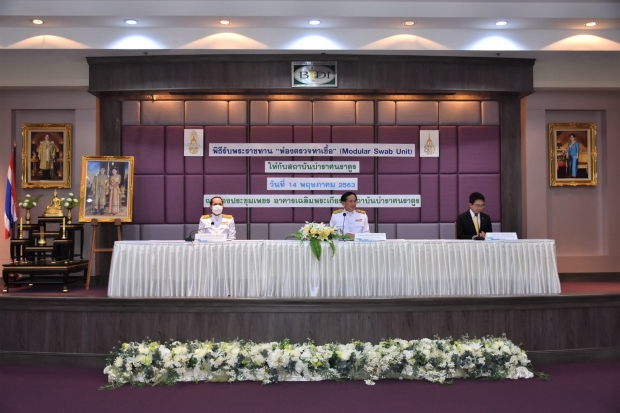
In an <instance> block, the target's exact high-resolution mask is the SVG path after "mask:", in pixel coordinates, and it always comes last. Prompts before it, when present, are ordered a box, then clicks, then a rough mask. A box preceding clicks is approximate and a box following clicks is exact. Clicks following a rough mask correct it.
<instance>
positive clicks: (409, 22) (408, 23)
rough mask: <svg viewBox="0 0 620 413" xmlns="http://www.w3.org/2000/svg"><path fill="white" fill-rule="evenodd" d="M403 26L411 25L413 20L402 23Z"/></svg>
mask: <svg viewBox="0 0 620 413" xmlns="http://www.w3.org/2000/svg"><path fill="white" fill-rule="evenodd" d="M403 24H404V25H405V26H413V25H414V24H415V22H414V21H408V22H404V23H403Z"/></svg>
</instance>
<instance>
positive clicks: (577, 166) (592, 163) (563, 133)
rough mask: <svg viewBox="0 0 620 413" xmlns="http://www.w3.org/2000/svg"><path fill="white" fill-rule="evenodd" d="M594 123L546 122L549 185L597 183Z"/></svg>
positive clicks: (592, 184)
mask: <svg viewBox="0 0 620 413" xmlns="http://www.w3.org/2000/svg"><path fill="white" fill-rule="evenodd" d="M596 160H597V152H596V124H595V123H550V124H549V178H550V182H549V184H550V186H597V185H598V175H597V172H596Z"/></svg>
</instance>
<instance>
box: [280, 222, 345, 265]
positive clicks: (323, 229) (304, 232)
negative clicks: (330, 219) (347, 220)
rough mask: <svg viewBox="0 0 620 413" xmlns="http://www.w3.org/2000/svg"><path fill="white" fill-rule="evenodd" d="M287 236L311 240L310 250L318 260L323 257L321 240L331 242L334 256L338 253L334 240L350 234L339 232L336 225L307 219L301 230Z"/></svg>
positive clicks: (300, 239) (330, 245)
mask: <svg viewBox="0 0 620 413" xmlns="http://www.w3.org/2000/svg"><path fill="white" fill-rule="evenodd" d="M286 237H287V238H289V237H294V238H295V239H296V240H299V241H309V242H310V250H311V251H312V254H314V256H315V257H316V259H317V260H320V259H321V252H322V251H323V249H322V248H321V241H324V242H327V243H328V244H329V247H330V248H331V250H332V256H333V255H334V254H335V253H336V244H334V240H338V239H349V237H348V236H346V235H341V234H339V233H338V228H337V227H336V226H333V227H330V226H329V225H327V224H324V223H322V222H321V223H317V222H308V221H306V224H305V225H304V226H303V227H301V228H300V229H299V231H297V232H295V233H293V234H288V235H287V236H286Z"/></svg>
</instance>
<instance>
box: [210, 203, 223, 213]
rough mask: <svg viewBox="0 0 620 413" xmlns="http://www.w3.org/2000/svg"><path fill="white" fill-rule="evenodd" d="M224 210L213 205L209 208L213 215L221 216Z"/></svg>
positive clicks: (220, 206) (219, 206)
mask: <svg viewBox="0 0 620 413" xmlns="http://www.w3.org/2000/svg"><path fill="white" fill-rule="evenodd" d="M223 210H224V207H223V206H222V205H213V206H212V207H211V211H213V213H214V214H218V215H219V214H221V213H222V211H223Z"/></svg>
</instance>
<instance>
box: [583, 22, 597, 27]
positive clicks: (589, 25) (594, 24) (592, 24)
mask: <svg viewBox="0 0 620 413" xmlns="http://www.w3.org/2000/svg"><path fill="white" fill-rule="evenodd" d="M597 24H598V23H597V22H588V23H586V24H584V26H586V27H594V26H596V25H597Z"/></svg>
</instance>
